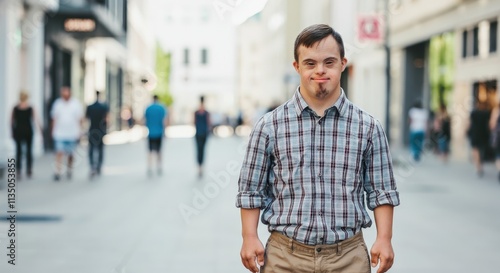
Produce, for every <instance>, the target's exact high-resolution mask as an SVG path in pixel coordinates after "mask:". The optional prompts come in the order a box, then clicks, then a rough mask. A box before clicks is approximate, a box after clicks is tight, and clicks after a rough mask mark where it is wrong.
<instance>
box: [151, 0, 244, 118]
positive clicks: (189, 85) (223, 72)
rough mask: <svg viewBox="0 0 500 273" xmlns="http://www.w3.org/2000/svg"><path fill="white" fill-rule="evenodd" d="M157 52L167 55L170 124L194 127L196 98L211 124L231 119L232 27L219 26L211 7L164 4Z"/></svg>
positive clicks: (189, 3)
mask: <svg viewBox="0 0 500 273" xmlns="http://www.w3.org/2000/svg"><path fill="white" fill-rule="evenodd" d="M155 8H156V9H163V10H164V11H165V12H164V13H165V14H164V17H163V18H161V19H162V21H161V22H160V23H161V24H162V25H164V26H165V27H164V28H162V29H161V31H160V33H159V36H158V37H159V40H160V42H161V47H162V48H163V50H165V51H166V52H169V53H170V54H171V75H170V92H171V94H172V96H173V100H174V103H173V105H172V107H171V108H170V110H171V114H172V115H171V121H172V123H173V124H189V123H192V122H193V113H194V111H195V110H196V109H197V107H198V105H199V97H200V96H202V95H203V96H205V105H206V107H207V109H208V110H209V111H210V112H211V113H212V121H213V122H214V123H215V124H218V123H223V122H224V120H225V119H224V116H232V115H235V114H236V111H237V109H236V107H235V82H236V81H235V77H236V74H237V73H236V47H235V41H236V40H235V37H236V36H235V26H234V24H232V23H231V22H227V21H225V20H223V18H221V17H220V16H219V14H218V13H217V10H216V9H215V8H214V1H208V0H207V1H183V2H179V1H163V2H162V3H157V5H155Z"/></svg>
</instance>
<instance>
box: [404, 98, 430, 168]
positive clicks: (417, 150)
mask: <svg viewBox="0 0 500 273" xmlns="http://www.w3.org/2000/svg"><path fill="white" fill-rule="evenodd" d="M408 119H409V122H410V149H411V153H412V156H413V159H415V161H420V155H421V153H422V150H423V144H424V138H425V133H426V131H427V122H428V119H429V113H428V111H427V110H425V109H423V108H422V103H421V102H420V101H417V102H415V103H414V104H413V107H412V108H410V110H409V111H408Z"/></svg>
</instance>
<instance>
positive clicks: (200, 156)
mask: <svg viewBox="0 0 500 273" xmlns="http://www.w3.org/2000/svg"><path fill="white" fill-rule="evenodd" d="M194 126H195V128H196V134H195V139H196V159H197V162H198V176H200V177H201V176H202V175H203V160H204V158H205V144H206V142H207V138H208V136H209V135H210V128H211V124H210V113H209V112H207V110H205V103H204V97H203V96H202V97H200V106H199V108H198V110H196V112H194Z"/></svg>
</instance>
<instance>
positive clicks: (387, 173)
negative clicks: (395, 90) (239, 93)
mask: <svg viewBox="0 0 500 273" xmlns="http://www.w3.org/2000/svg"><path fill="white" fill-rule="evenodd" d="M341 92H342V94H341V96H340V97H339V99H338V100H337V102H336V103H335V104H334V105H333V106H332V107H330V108H329V109H327V110H326V111H325V115H324V116H323V117H319V116H318V115H317V114H316V113H314V111H313V110H312V109H311V108H309V107H308V105H307V103H306V102H305V101H304V99H303V98H302V96H301V94H300V90H299V89H297V91H296V92H295V94H294V96H293V97H292V99H291V100H289V101H288V102H286V103H285V104H283V105H281V106H280V107H278V108H276V109H275V110H274V111H272V112H270V113H267V114H265V115H264V116H263V117H262V118H261V119H260V120H259V121H258V122H257V124H256V125H255V127H254V129H253V131H252V133H251V135H250V141H249V144H248V148H247V152H246V156H245V159H244V162H243V165H242V168H241V173H240V177H239V181H238V185H239V193H238V195H237V198H236V206H237V207H239V208H247V209H252V208H260V209H262V210H263V213H262V217H261V220H262V222H263V223H264V224H266V225H268V227H269V231H278V232H281V233H283V234H285V235H286V236H288V237H289V238H292V239H294V240H297V241H298V242H301V243H304V244H308V245H317V244H334V243H336V242H339V241H342V240H345V239H348V238H350V237H352V236H354V234H356V233H357V232H359V231H360V230H361V228H365V227H369V226H371V224H372V220H371V219H370V216H369V215H368V213H367V211H366V209H365V202H364V197H365V196H366V204H367V205H368V208H369V209H371V210H373V209H374V208H376V207H377V206H380V205H384V204H389V205H392V206H397V205H399V193H398V191H397V189H396V183H395V180H394V175H393V171H392V161H391V155H390V152H389V147H388V144H387V140H386V137H385V133H384V131H383V129H382V126H381V125H380V123H379V122H378V121H377V120H375V119H374V118H373V117H372V116H370V115H368V114H367V113H365V112H364V111H362V110H361V109H359V108H358V107H356V106H355V105H354V104H352V103H351V102H350V101H349V100H348V99H347V98H346V96H345V94H344V91H343V90H342V91H341Z"/></svg>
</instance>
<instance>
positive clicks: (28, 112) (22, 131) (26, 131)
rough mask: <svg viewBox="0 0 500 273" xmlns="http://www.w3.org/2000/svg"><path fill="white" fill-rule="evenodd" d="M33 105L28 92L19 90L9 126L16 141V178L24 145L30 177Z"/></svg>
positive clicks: (31, 166)
mask: <svg viewBox="0 0 500 273" xmlns="http://www.w3.org/2000/svg"><path fill="white" fill-rule="evenodd" d="M34 117H35V113H34V110H33V107H31V105H30V104H29V103H28V94H27V93H26V92H21V93H20V95H19V103H18V104H17V105H16V106H15V107H14V109H13V110H12V117H11V128H12V137H13V138H14V140H15V142H16V171H17V176H18V178H20V177H21V169H22V166H23V164H22V163H23V162H22V161H23V160H22V159H23V158H22V157H23V156H22V150H23V146H26V149H25V151H26V175H27V176H28V178H30V177H31V176H32V174H33V152H32V146H33V145H32V144H33V125H34V123H35V118H34Z"/></svg>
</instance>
